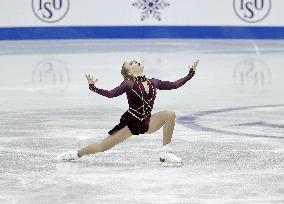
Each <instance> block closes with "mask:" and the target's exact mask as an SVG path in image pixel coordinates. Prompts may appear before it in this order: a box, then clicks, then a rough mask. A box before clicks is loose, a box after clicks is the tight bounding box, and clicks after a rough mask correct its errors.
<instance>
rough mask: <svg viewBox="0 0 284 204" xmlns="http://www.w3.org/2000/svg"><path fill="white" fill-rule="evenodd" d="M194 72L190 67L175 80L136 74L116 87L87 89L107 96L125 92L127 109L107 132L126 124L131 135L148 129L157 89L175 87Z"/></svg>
mask: <svg viewBox="0 0 284 204" xmlns="http://www.w3.org/2000/svg"><path fill="white" fill-rule="evenodd" d="M194 74H195V72H194V71H193V69H190V71H189V73H188V74H187V75H186V76H185V77H183V78H181V79H179V80H177V81H175V82H170V81H161V80H159V79H155V78H152V79H147V78H146V77H145V76H138V77H135V78H134V79H133V80H132V79H131V80H124V81H123V82H122V83H121V84H120V85H119V86H118V87H116V88H114V89H113V90H111V91H108V90H104V89H100V88H97V87H95V86H94V84H89V89H90V90H91V91H94V92H96V93H98V94H100V95H102V96H106V97H108V98H113V97H117V96H119V95H121V94H123V93H124V92H126V95H127V99H128V104H129V109H128V110H127V111H126V112H125V113H124V114H123V115H122V116H121V118H120V122H119V124H118V125H116V126H115V127H114V128H113V129H111V130H110V131H109V132H108V133H109V134H110V135H112V134H113V133H114V132H115V131H117V130H120V129H122V128H123V127H125V126H126V125H127V126H128V128H129V130H130V131H131V133H132V134H133V135H139V134H143V133H145V132H147V131H148V128H149V122H150V117H151V111H152V109H153V105H154V101H155V98H156V94H157V89H159V90H170V89H177V88H179V87H180V86H182V85H184V84H185V83H186V82H187V81H188V80H190V79H191V78H192V77H193V75H194ZM143 81H147V84H148V86H149V92H148V93H147V92H146V91H145V89H144V86H143V84H142V82H143Z"/></svg>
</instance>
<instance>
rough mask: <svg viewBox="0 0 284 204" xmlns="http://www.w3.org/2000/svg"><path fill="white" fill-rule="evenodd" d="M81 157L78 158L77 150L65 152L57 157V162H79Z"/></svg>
mask: <svg viewBox="0 0 284 204" xmlns="http://www.w3.org/2000/svg"><path fill="white" fill-rule="evenodd" d="M79 158H80V157H79V156H78V151H77V150H72V151H68V152H63V153H60V154H58V155H57V161H59V162H60V161H68V162H69V161H74V160H78V159H79Z"/></svg>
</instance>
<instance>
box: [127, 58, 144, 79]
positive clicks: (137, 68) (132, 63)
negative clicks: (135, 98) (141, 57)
mask: <svg viewBox="0 0 284 204" xmlns="http://www.w3.org/2000/svg"><path fill="white" fill-rule="evenodd" d="M125 67H126V69H127V71H128V74H129V75H132V76H138V75H141V74H142V73H143V69H144V65H143V64H142V63H141V62H137V61H136V60H128V61H126V62H125Z"/></svg>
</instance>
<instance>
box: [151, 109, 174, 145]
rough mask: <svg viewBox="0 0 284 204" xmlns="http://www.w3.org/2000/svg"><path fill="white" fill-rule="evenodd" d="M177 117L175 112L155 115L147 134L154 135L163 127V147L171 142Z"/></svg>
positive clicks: (152, 117)
mask: <svg viewBox="0 0 284 204" xmlns="http://www.w3.org/2000/svg"><path fill="white" fill-rule="evenodd" d="M175 119H176V115H175V112H173V111H168V110H165V111H160V112H157V113H155V114H153V115H152V116H151V118H150V123H149V129H148V131H147V132H146V133H153V132H156V131H157V130H159V129H160V128H161V127H162V126H163V145H166V144H168V143H170V142H171V139H172V135H173V131H174V127H175V121H176V120H175Z"/></svg>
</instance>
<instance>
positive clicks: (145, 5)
mask: <svg viewBox="0 0 284 204" xmlns="http://www.w3.org/2000/svg"><path fill="white" fill-rule="evenodd" d="M132 5H133V6H135V7H137V8H138V9H141V10H142V12H141V21H144V20H145V19H146V18H149V16H153V17H154V18H156V19H157V20H158V21H161V12H160V10H162V9H164V8H166V7H168V6H169V5H170V4H169V3H167V2H166V1H164V0H137V1H136V2H135V3H133V4H132Z"/></svg>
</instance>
